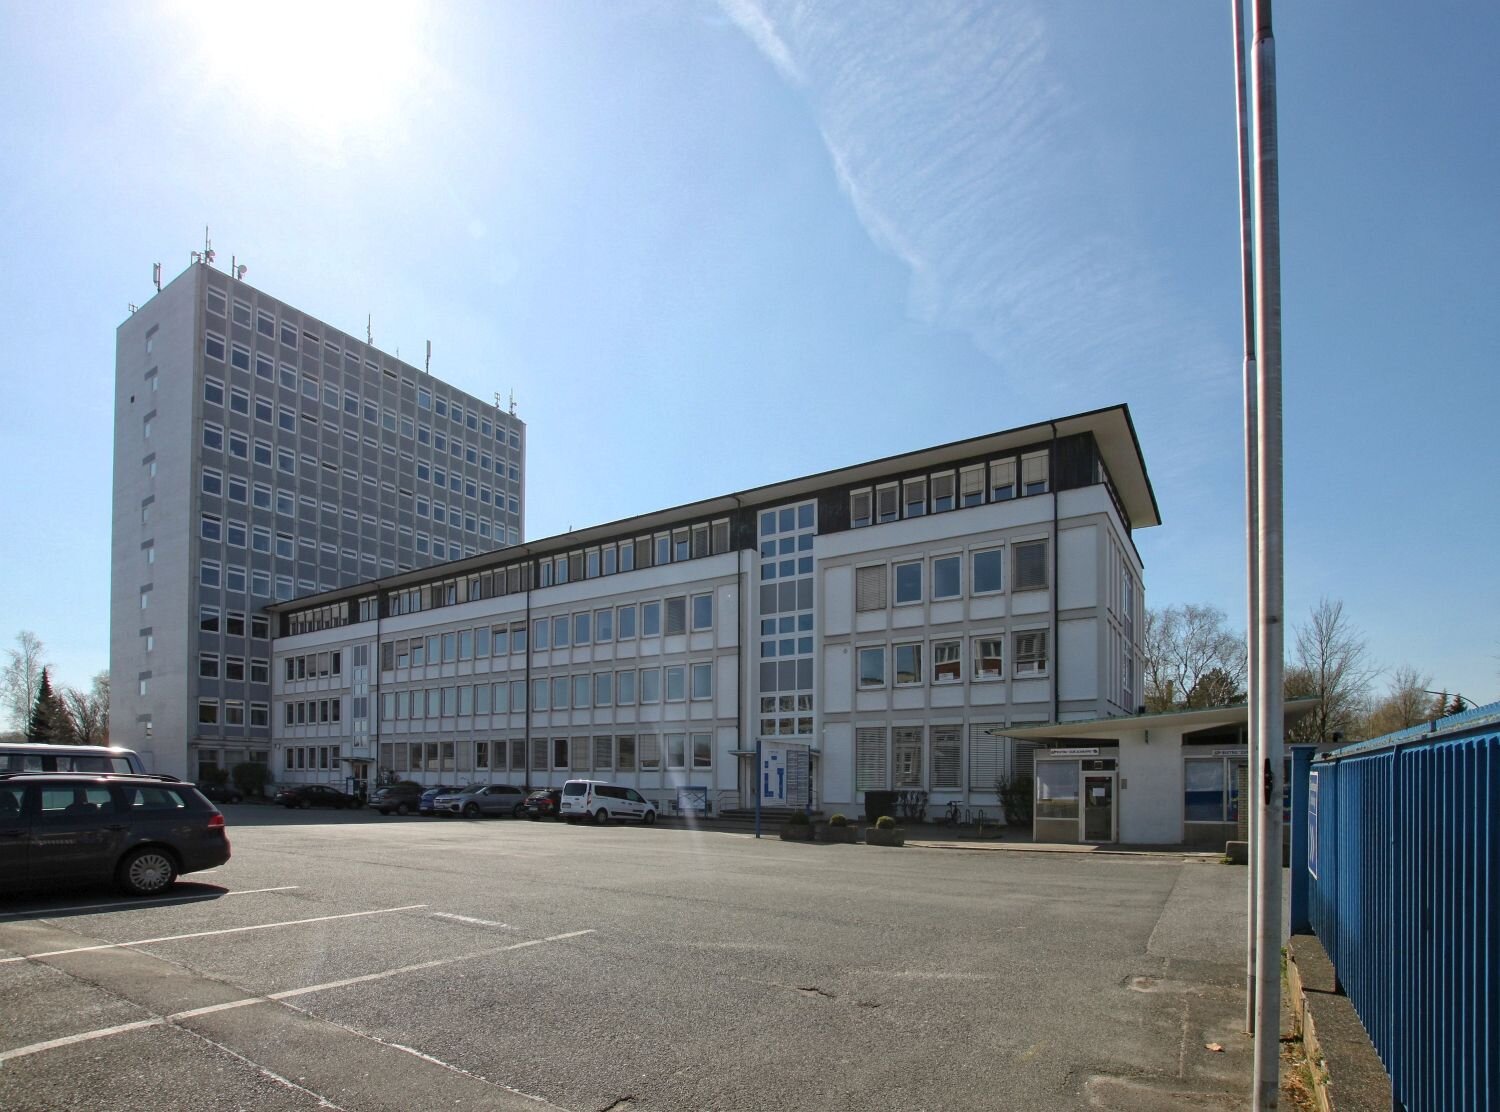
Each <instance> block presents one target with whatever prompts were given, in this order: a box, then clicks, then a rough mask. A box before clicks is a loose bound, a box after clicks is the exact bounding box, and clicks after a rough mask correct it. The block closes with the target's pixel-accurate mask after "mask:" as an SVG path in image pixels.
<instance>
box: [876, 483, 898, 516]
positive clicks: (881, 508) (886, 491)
mask: <svg viewBox="0 0 1500 1112" xmlns="http://www.w3.org/2000/svg"><path fill="white" fill-rule="evenodd" d="M899 498H900V496H899V493H898V491H897V488H896V484H895V483H891V484H890V485H888V486H882V487H876V488H875V519H876V520H877V521H881V522H885V521H895V520H896V519H897V518H898V517H900V516H901V507H900V501H899Z"/></svg>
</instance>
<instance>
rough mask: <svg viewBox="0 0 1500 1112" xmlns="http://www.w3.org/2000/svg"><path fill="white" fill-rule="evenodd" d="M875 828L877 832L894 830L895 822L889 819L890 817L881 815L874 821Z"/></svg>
mask: <svg viewBox="0 0 1500 1112" xmlns="http://www.w3.org/2000/svg"><path fill="white" fill-rule="evenodd" d="M875 826H876V828H877V829H879V830H895V829H896V820H895V819H893V818H891V816H890V815H881V816H880V817H879V818H878V819H876V820H875Z"/></svg>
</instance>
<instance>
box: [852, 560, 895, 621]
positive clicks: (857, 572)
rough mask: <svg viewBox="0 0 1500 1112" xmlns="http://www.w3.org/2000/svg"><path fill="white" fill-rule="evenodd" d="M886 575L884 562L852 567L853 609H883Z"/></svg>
mask: <svg viewBox="0 0 1500 1112" xmlns="http://www.w3.org/2000/svg"><path fill="white" fill-rule="evenodd" d="M886 582H887V575H886V569H885V565H884V564H878V565H876V566H875V567H871V568H855V569H854V609H855V610H884V609H885V605H886Z"/></svg>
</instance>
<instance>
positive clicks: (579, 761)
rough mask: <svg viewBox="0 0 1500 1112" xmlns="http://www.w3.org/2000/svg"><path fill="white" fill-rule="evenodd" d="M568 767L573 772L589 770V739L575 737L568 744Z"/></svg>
mask: <svg viewBox="0 0 1500 1112" xmlns="http://www.w3.org/2000/svg"><path fill="white" fill-rule="evenodd" d="M568 767H569V768H571V769H572V770H573V771H574V772H587V771H588V768H589V739H588V738H586V737H575V738H571V739H570V740H569V744H568Z"/></svg>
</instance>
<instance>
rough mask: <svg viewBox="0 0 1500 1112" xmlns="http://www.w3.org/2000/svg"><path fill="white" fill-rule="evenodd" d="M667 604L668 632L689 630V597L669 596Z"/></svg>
mask: <svg viewBox="0 0 1500 1112" xmlns="http://www.w3.org/2000/svg"><path fill="white" fill-rule="evenodd" d="M666 606H667V633H668V634H669V635H670V634H674V633H685V632H687V599H685V598H683V597H681V596H678V597H677V598H669V599H667V602H666Z"/></svg>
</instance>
